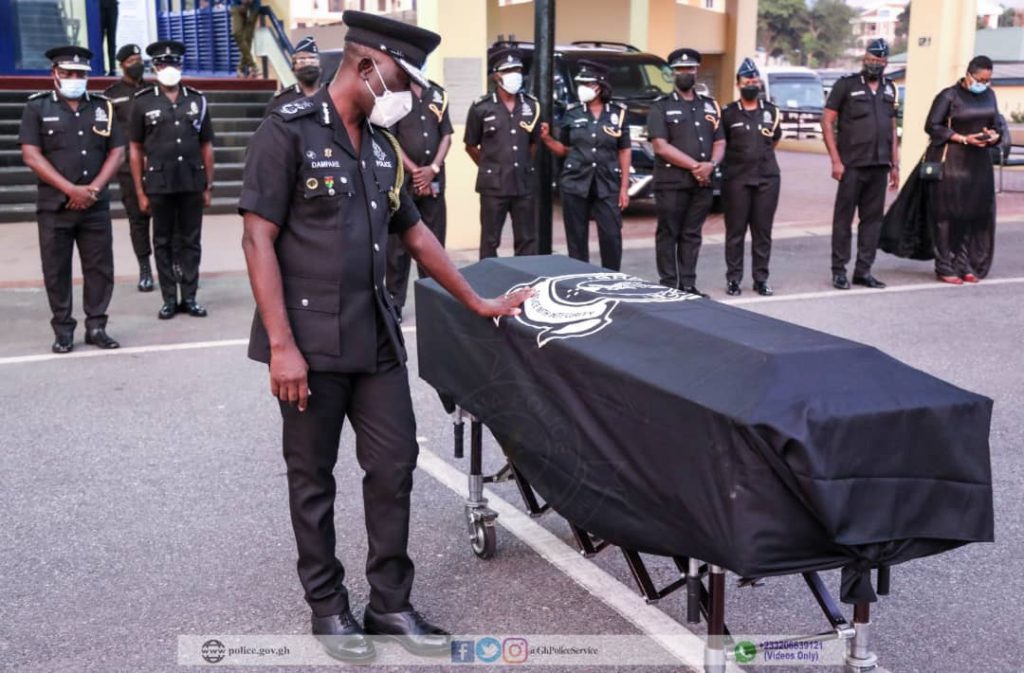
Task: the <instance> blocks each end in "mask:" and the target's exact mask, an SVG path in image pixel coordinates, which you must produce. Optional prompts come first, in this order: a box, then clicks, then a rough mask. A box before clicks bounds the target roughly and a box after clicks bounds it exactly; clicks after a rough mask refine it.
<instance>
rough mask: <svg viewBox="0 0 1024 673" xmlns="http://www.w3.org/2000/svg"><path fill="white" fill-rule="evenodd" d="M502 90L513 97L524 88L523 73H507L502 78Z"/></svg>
mask: <svg viewBox="0 0 1024 673" xmlns="http://www.w3.org/2000/svg"><path fill="white" fill-rule="evenodd" d="M501 88H502V89H504V90H505V91H507V92H509V93H510V94H512V95H513V96H514V95H516V94H517V93H519V90H520V89H522V88H523V73H521V72H507V73H505V74H504V75H502V76H501Z"/></svg>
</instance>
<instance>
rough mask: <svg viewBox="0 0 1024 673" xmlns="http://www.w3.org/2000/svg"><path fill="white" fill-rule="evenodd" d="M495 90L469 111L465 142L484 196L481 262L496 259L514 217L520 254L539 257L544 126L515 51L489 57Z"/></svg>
mask: <svg viewBox="0 0 1024 673" xmlns="http://www.w3.org/2000/svg"><path fill="white" fill-rule="evenodd" d="M488 64H489V67H490V72H491V79H492V80H493V81H494V83H495V90H494V91H493V92H491V93H488V94H485V95H484V96H482V97H480V98H479V99H477V101H476V102H475V103H473V105H472V106H471V107H470V108H469V114H468V115H467V118H466V133H465V136H464V138H463V140H464V141H465V143H466V152H468V153H469V156H470V157H471V158H472V159H473V161H474V162H475V163H476V164H477V166H478V170H477V178H476V191H477V192H479V194H480V259H484V258H485V257H496V256H497V255H498V247H499V246H500V245H501V231H502V229H503V228H504V226H505V218H506V217H507V216H508V215H510V214H511V216H512V234H513V237H514V241H515V254H517V255H535V254H536V253H537V231H536V227H535V223H534V217H533V203H534V191H535V190H536V188H537V186H536V184H535V175H534V168H533V156H534V151H535V148H536V143H537V140H538V139H539V135H540V128H539V127H538V126H537V120H538V119H540V103H539V102H538V101H537V99H536V98H534V97H533V96H531V95H530V94H528V93H524V92H523V90H522V88H523V59H522V54H521V53H520V51H519V50H518V49H516V48H514V47H499V48H498V49H495V50H493V51H491V53H490V54H488Z"/></svg>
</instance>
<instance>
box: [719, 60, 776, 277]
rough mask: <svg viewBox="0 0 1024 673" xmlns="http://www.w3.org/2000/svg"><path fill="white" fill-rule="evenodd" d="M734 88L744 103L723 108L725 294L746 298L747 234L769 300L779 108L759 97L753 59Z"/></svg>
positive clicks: (740, 72)
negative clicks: (769, 262) (739, 295)
mask: <svg viewBox="0 0 1024 673" xmlns="http://www.w3.org/2000/svg"><path fill="white" fill-rule="evenodd" d="M736 84H737V86H739V89H740V99H739V100H737V101H734V102H732V103H729V104H728V105H726V106H725V107H724V108H722V129H723V130H724V132H725V160H724V161H723V162H722V207H723V209H724V210H725V267H726V271H725V280H726V288H725V292H726V294H728V295H730V296H736V295H738V294H740V293H741V292H742V290H741V289H740V281H741V280H742V279H743V247H744V239H745V238H746V235H747V229H748V228H749V229H750V237H751V246H750V248H751V258H752V264H751V266H752V275H753V277H754V291H755V292H757V293H758V294H760V295H762V296H766V297H767V296H771V295H772V294H774V291H773V290H772V288H771V286H770V285H769V284H768V259H769V257H771V252H772V223H773V222H774V220H775V209H776V207H778V205H779V180H780V178H779V163H778V162H777V161H776V160H775V145H776V144H777V143H778V142H779V139H780V138H781V137H782V129H781V128H779V108H777V107H776V106H775V105H774V104H773V103H771V102H769V101H766V100H764V99H763V97H762V96H761V92H762V89H761V73H760V72H759V71H758V69H757V65H756V64H755V63H754V62H753V61H752V60H750V59H749V58H747V59H744V60H743V63H742V65H740V68H739V70H738V71H737V72H736Z"/></svg>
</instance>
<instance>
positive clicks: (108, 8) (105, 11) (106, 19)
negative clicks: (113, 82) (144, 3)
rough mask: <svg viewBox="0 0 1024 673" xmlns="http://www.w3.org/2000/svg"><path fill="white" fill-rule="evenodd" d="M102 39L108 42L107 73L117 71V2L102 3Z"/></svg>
mask: <svg viewBox="0 0 1024 673" xmlns="http://www.w3.org/2000/svg"><path fill="white" fill-rule="evenodd" d="M100 31H101V32H100V36H101V37H100V39H101V40H104V39H105V40H106V41H107V72H114V71H115V70H116V69H117V65H116V63H117V60H116V58H115V55H116V54H117V0H101V2H100Z"/></svg>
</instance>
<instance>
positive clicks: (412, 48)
mask: <svg viewBox="0 0 1024 673" xmlns="http://www.w3.org/2000/svg"><path fill="white" fill-rule="evenodd" d="M341 20H342V21H344V22H345V25H346V26H348V32H346V33H345V40H346V41H347V42H355V43H356V44H361V45H363V46H364V47H370V48H371V49H376V50H378V51H382V52H384V53H385V54H387V55H388V56H390V57H391V58H393V59H395V63H397V64H398V65H399V67H400V68H402V69H403V70H405V71H406V72H407V73H409V76H410V77H412V78H413V80H415V81H416V83H417V84H419V85H420V86H423V87H428V86H430V80H429V79H427V76H426V74H425V73H424V72H423V71H422V70H421V68H423V64H424V63H426V62H427V55H428V54H430V52H432V51H434V49H436V48H437V45H439V44H441V36H440V35H438V34H437V33H434V32H431V31H429V30H424V29H423V28H419V27H418V26H413V25H411V24H408V23H402V22H401V21H395V20H394V19H388V18H385V17H383V16H378V15H376V14H368V13H367V12H358V11H356V10H354V9H348V10H345V13H344V14H342V15H341Z"/></svg>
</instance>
